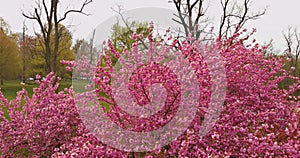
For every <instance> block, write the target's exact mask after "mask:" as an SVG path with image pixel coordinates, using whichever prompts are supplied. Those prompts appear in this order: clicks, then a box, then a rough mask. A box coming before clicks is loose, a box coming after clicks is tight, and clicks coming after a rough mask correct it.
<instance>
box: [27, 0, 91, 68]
mask: <svg viewBox="0 0 300 158" xmlns="http://www.w3.org/2000/svg"><path fill="white" fill-rule="evenodd" d="M60 2H61V1H60V0H50V2H47V1H46V0H39V1H37V7H35V8H34V9H33V12H32V13H31V14H25V13H23V16H24V17H26V18H28V19H32V20H35V21H36V22H37V23H38V25H39V27H40V31H41V33H40V37H41V38H39V39H40V43H42V44H43V54H44V61H45V73H46V74H48V73H50V72H51V71H53V72H56V70H57V62H56V61H57V59H58V56H59V55H58V54H59V44H60V41H61V38H62V36H63V31H62V30H61V29H62V28H61V27H60V24H61V23H62V22H63V21H64V20H66V18H67V17H68V15H69V14H71V13H79V14H84V15H87V14H86V13H84V12H83V9H84V8H85V6H87V5H88V4H89V3H91V2H92V0H85V1H84V2H83V4H82V5H81V8H80V9H68V10H66V11H65V12H64V13H63V14H62V16H59V10H60V9H61V8H60ZM51 36H53V37H54V38H51ZM51 45H53V47H52V46H51Z"/></svg>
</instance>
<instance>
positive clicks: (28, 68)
mask: <svg viewBox="0 0 300 158" xmlns="http://www.w3.org/2000/svg"><path fill="white" fill-rule="evenodd" d="M19 36H20V37H19V47H20V51H21V58H22V81H23V82H24V83H25V81H26V78H27V77H32V76H34V75H36V74H34V71H32V70H33V69H32V63H31V61H32V60H33V56H34V54H35V48H36V44H37V42H36V38H35V37H33V36H29V35H27V34H26V25H25V23H24V25H23V32H22V34H21V35H19Z"/></svg>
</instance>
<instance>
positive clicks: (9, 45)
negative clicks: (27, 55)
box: [0, 18, 21, 85]
mask: <svg viewBox="0 0 300 158" xmlns="http://www.w3.org/2000/svg"><path fill="white" fill-rule="evenodd" d="M0 22H1V23H0V41H1V42H0V85H3V84H4V80H5V79H16V78H17V77H18V75H19V73H20V62H21V61H20V56H19V48H18V45H17V42H16V39H15V38H13V37H12V35H10V34H7V33H8V32H9V27H8V26H9V25H8V24H7V23H6V22H5V21H4V20H3V19H2V18H0Z"/></svg>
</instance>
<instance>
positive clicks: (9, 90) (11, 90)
mask: <svg viewBox="0 0 300 158" xmlns="http://www.w3.org/2000/svg"><path fill="white" fill-rule="evenodd" d="M71 85H72V81H61V82H60V87H59V90H62V89H64V88H66V87H70V86H71ZM37 86H38V85H37V84H35V83H34V82H28V83H26V84H25V89H26V90H27V91H28V94H29V96H30V97H31V96H32V93H33V88H35V87H37ZM0 88H1V92H2V93H3V95H4V96H5V98H7V99H8V100H12V99H14V98H15V97H16V95H17V92H18V91H20V90H21V89H22V86H21V84H20V81H16V80H14V81H5V82H4V85H2V86H1V85H0Z"/></svg>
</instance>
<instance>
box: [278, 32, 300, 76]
mask: <svg viewBox="0 0 300 158" xmlns="http://www.w3.org/2000/svg"><path fill="white" fill-rule="evenodd" d="M282 34H283V36H284V39H285V42H286V48H287V53H286V55H287V56H288V57H289V58H290V59H291V66H294V67H295V70H294V75H297V66H298V62H299V57H300V33H299V32H298V30H297V28H293V27H289V28H288V30H287V32H284V31H283V32H282Z"/></svg>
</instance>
